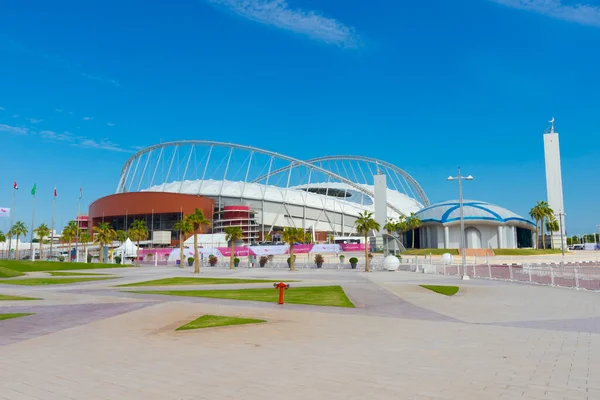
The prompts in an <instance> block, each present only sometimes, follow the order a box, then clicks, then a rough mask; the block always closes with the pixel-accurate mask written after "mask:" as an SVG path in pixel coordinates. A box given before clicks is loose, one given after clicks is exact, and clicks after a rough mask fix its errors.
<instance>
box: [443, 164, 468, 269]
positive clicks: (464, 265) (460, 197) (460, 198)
mask: <svg viewBox="0 0 600 400" xmlns="http://www.w3.org/2000/svg"><path fill="white" fill-rule="evenodd" d="M463 179H464V180H466V181H472V180H473V177H472V176H471V175H469V176H462V175H461V174H460V167H458V176H449V177H448V180H449V181H454V180H457V181H458V204H459V206H460V254H461V255H462V276H461V279H462V280H463V281H467V280H469V275H467V254H466V251H465V212H464V209H463V195H462V181H463Z"/></svg>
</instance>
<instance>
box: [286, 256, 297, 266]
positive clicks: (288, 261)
mask: <svg viewBox="0 0 600 400" xmlns="http://www.w3.org/2000/svg"><path fill="white" fill-rule="evenodd" d="M294 262H296V255H295V254H294ZM287 263H288V265H290V257H288V258H287Z"/></svg>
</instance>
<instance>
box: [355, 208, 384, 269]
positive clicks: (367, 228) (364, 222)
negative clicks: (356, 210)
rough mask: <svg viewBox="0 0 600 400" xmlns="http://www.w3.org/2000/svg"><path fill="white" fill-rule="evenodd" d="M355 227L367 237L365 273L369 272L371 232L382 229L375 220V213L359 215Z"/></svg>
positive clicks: (365, 212)
mask: <svg viewBox="0 0 600 400" xmlns="http://www.w3.org/2000/svg"><path fill="white" fill-rule="evenodd" d="M354 227H355V228H356V230H357V231H358V233H361V234H363V235H364V237H365V272H369V271H370V269H369V243H368V242H367V240H368V239H369V232H371V231H377V232H379V230H380V229H381V227H380V226H379V222H377V221H375V219H374V218H373V213H372V212H368V211H364V212H363V213H362V214H358V219H357V220H356V221H354Z"/></svg>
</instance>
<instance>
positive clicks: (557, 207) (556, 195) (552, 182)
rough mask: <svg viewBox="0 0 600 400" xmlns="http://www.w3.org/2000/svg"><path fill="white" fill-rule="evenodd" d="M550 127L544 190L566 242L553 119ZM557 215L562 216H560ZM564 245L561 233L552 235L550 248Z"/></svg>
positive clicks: (546, 149) (546, 140) (558, 147)
mask: <svg viewBox="0 0 600 400" xmlns="http://www.w3.org/2000/svg"><path fill="white" fill-rule="evenodd" d="M550 123H551V124H552V126H551V127H550V131H549V132H547V133H545V134H544V158H545V160H546V190H547V192H548V205H549V206H550V208H551V209H552V210H553V211H554V214H555V215H554V216H555V218H556V220H557V221H561V220H560V218H562V237H563V238H564V239H563V240H566V235H565V232H566V229H565V220H564V212H565V207H564V204H563V189H562V172H561V168H560V145H559V143H558V133H556V132H555V131H554V118H552V120H550ZM559 214H563V215H562V216H561V215H559ZM564 244H565V243H561V232H554V233H553V234H552V246H553V247H554V248H555V249H560V248H561V247H562V246H563V245H564Z"/></svg>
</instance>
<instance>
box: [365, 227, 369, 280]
mask: <svg viewBox="0 0 600 400" xmlns="http://www.w3.org/2000/svg"><path fill="white" fill-rule="evenodd" d="M367 240H368V233H367V232H365V272H369V243H368V242H367Z"/></svg>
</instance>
